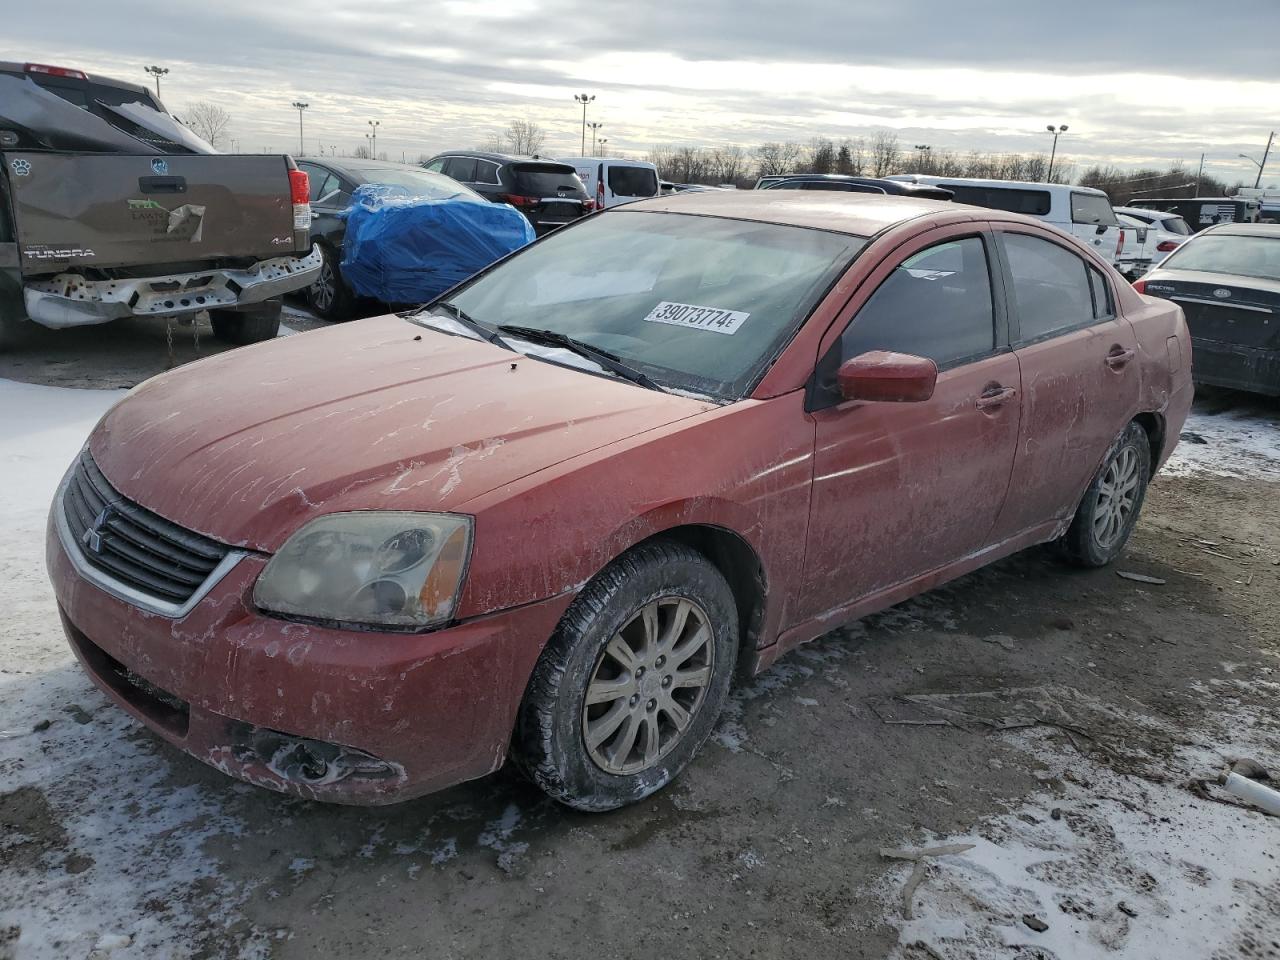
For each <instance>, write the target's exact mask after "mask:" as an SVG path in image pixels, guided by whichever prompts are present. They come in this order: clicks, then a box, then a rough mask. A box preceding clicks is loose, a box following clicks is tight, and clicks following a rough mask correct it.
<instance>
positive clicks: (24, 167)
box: [9, 160, 31, 177]
mask: <svg viewBox="0 0 1280 960" xmlns="http://www.w3.org/2000/svg"><path fill="white" fill-rule="evenodd" d="M9 166H10V167H12V168H13V175H14V176H15V177H25V176H26V175H27V174H29V173H30V172H31V161H30V160H14V161H13V162H12V163H11V164H9Z"/></svg>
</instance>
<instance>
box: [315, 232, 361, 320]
mask: <svg viewBox="0 0 1280 960" xmlns="http://www.w3.org/2000/svg"><path fill="white" fill-rule="evenodd" d="M320 255H321V257H322V258H323V261H322V263H321V265H320V273H319V274H317V275H316V280H315V283H313V284H311V286H309V287H307V304H308V305H309V306H310V307H311V309H312V310H313V311H314V312H315V313H316V315H317V316H319V317H321V318H323V319H325V320H347V319H349V318H350V317H351V314H352V307H353V306H354V303H355V296H354V295H353V294H352V292H351V288H350V287H348V286H347V284H346V282H345V281H344V280H343V279H342V271H341V269H340V268H339V266H338V254H337V253H336V252H335V251H334V250H333V249H331V248H330V247H325V246H322V247H321V248H320Z"/></svg>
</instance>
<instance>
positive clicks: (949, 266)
mask: <svg viewBox="0 0 1280 960" xmlns="http://www.w3.org/2000/svg"><path fill="white" fill-rule="evenodd" d="M994 348H995V318H994V315H993V313H992V309H991V273H990V270H989V269H988V267H987V255H986V250H985V248H984V247H983V243H982V241H981V240H980V239H978V238H977V237H966V238H965V239H963V240H951V241H948V242H946V243H941V244H938V245H937V246H935V247H929V248H928V249H926V250H922V251H920V252H919V253H917V254H914V255H912V256H910V257H908V258H907V259H906V260H904V261H903V262H902V263H901V264H899V265H898V267H897V268H896V269H895V270H894V271H893V273H891V274H889V276H888V278H887V279H886V280H885V281H884V283H882V284H880V286H879V288H878V289H877V290H876V292H875V293H874V294H872V295H871V299H870V300H868V301H867V302H866V303H865V304H863V306H862V309H861V310H859V311H858V314H857V316H855V317H854V318H853V321H852V322H851V323H850V324H849V326H848V327H847V328H846V329H845V331H844V334H843V335H842V336H841V338H840V362H841V363H843V362H844V361H845V360H848V359H850V358H851V357H856V356H858V355H859V354H863V353H867V352H868V351H871V350H892V351H896V352H898V353H909V354H912V355H914V356H917V357H928V358H929V359H931V360H933V361H934V362H936V363H937V364H938V366H940V367H945V366H948V365H955V364H956V363H958V362H960V361H962V360H965V359H970V358H975V357H980V356H983V355H985V354H988V353H990V352H991V351H992V350H993V349H994ZM837 366H838V364H837ZM832 373H833V374H834V371H832Z"/></svg>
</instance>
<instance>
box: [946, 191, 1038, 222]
mask: <svg viewBox="0 0 1280 960" xmlns="http://www.w3.org/2000/svg"><path fill="white" fill-rule="evenodd" d="M938 186H940V187H941V188H942V189H944V190H950V191H951V192H952V193H954V194H955V202H956V203H970V204H973V205H974V206H975V207H986V208H988V209H989V210H1008V211H1009V212H1010V213H1025V214H1026V215H1027V216H1029V217H1047V216H1048V215H1049V206H1050V199H1049V191H1048V190H1023V189H1020V188H1017V187H975V186H973V185H972V184H965V183H940V184H938Z"/></svg>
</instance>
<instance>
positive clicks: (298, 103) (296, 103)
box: [293, 100, 324, 157]
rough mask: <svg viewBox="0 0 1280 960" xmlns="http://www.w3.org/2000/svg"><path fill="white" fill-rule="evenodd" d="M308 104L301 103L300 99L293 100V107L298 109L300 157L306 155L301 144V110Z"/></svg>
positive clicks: (322, 150)
mask: <svg viewBox="0 0 1280 960" xmlns="http://www.w3.org/2000/svg"><path fill="white" fill-rule="evenodd" d="M309 106H311V104H309V103H303V102H302V101H301V100H295V101H293V108H294V109H295V110H297V111H298V156H300V157H305V156H306V155H307V151H306V148H305V147H304V146H303V142H302V111H303V110H305V109H307V107H309ZM320 152H321V153H323V152H324V149H323V148H321V150H320Z"/></svg>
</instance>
